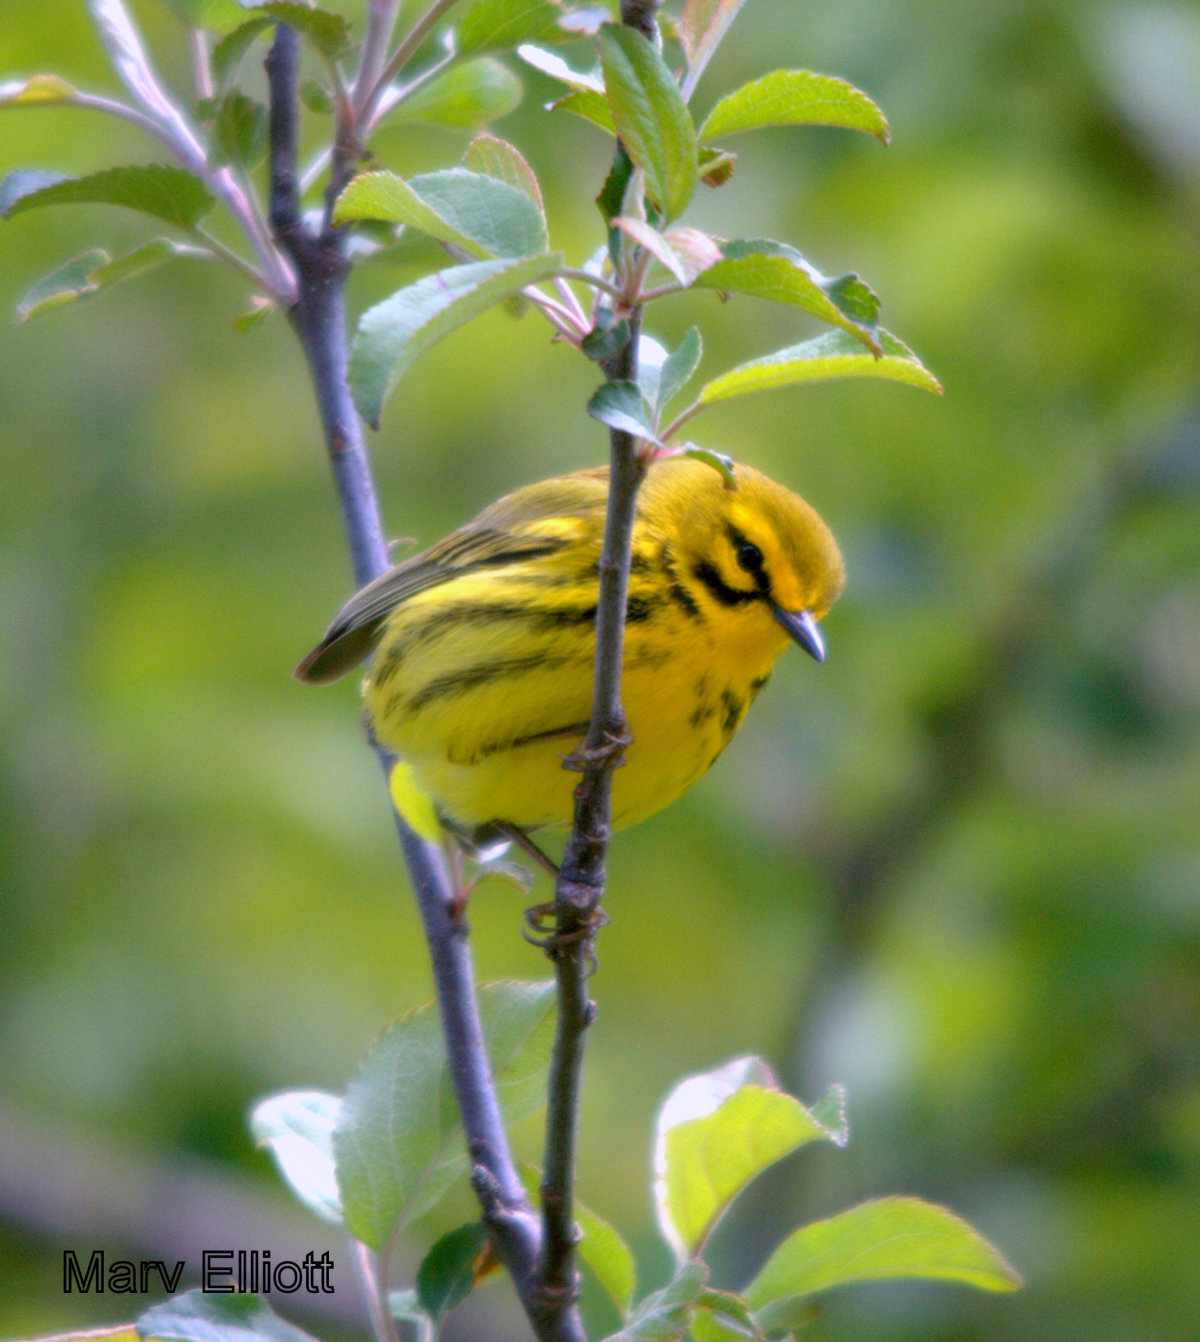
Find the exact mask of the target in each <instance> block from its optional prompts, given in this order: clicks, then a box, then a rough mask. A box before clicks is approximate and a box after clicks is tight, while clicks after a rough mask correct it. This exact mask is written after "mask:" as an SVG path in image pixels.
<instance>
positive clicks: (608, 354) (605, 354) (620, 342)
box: [579, 308, 631, 363]
mask: <svg viewBox="0 0 1200 1342" xmlns="http://www.w3.org/2000/svg"><path fill="white" fill-rule="evenodd" d="M630 330H631V328H630V325H629V318H628V317H622V318H621V319H620V320H619V321H616V320H614V318H613V314H612V311H611V310H610V309H609V308H601V309H600V311H599V312H597V313H596V325H595V326H593V327H592V329H591V330H590V331H589V332H588V333H587V335H585V336H584V338H583V343H582V344H581V345H580V347H579V348H580V350H581V351H582V353H584V354H585V355H587V357H588V358H589V359H591V360H593V361H594V362H595V363H604V361H605V360H606V359H611V358H612V357H613V356H614V355H617V354H620V352H621V351H622V350H623V349H624V348H625V346H626V345H628V344H629V336H630Z"/></svg>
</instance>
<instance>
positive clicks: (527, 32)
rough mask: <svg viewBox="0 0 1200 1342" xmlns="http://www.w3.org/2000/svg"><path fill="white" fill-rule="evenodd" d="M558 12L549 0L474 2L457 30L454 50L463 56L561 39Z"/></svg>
mask: <svg viewBox="0 0 1200 1342" xmlns="http://www.w3.org/2000/svg"><path fill="white" fill-rule="evenodd" d="M561 13H562V11H561V10H560V9H559V7H558V5H557V4H554V3H552V0H475V3H474V4H473V5H472V6H471V7H470V9H468V10H467V12H466V13H465V14H464V15H463V19H462V23H461V24H460V25H459V27H458V49H459V51H460V52H461V53H462V54H463V55H466V54H468V53H477V52H481V51H495V50H499V49H501V48H511V47H515V46H517V45H518V44H520V43H522V42H546V41H553V40H554V39H555V38H556V37H559V38H561V37H565V36H566V34H565V33H562V32H560V31H559V28H558V20H559V17H560V15H561Z"/></svg>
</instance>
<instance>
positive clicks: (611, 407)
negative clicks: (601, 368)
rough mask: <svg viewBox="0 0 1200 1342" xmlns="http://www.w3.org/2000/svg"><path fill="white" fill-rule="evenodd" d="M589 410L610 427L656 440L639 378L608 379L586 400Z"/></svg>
mask: <svg viewBox="0 0 1200 1342" xmlns="http://www.w3.org/2000/svg"><path fill="white" fill-rule="evenodd" d="M587 412H588V414H589V415H591V417H592V418H593V419H598V420H599V421H600V423H601V424H607V425H608V427H609V428H610V429H618V430H620V431H622V432H624V433H632V434H633V435H634V436H635V437H637V438H646V439H648V440H649V441H650V442H657V441H658V439H657V438H656V437H655V434H654V425H653V423H652V419H651V415H650V414H649V412H648V410H647V407H646V402H645V399H644V398H643V396H642V392H641V388H640V387H639V386H638V385H637V383H636V382H622V381H616V382H606V383H605V384H604V385H603V386H602V387H600V388H599V389H598V390H597V391H596V392H595V394H594V395H593V396H592V398H591V400H590V401H588V403H587Z"/></svg>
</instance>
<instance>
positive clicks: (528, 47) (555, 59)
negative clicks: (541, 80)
mask: <svg viewBox="0 0 1200 1342" xmlns="http://www.w3.org/2000/svg"><path fill="white" fill-rule="evenodd" d="M517 55H518V56H520V58H521V59H522V60H523V61H524V62H525V64H526V65H532V66H533V68H534V69H535V70H540V71H541V72H542V74H544V75H549V76H550V78H551V79H557V80H559V82H560V83H563V84H566V85H568V87H570V88H573V89H582V90H584V91H586V92H589V93H598V94H600V96H601V97H603V96H604V80H603V79H602V78H601V77H600V75H598V74H596V73H593V72H586V71H582V70H575V69H572V67H571V66H569V65H568V64H567V62H566V61H565V60H564V59H563V58H562V57H561V56H560V55H559V54H558V52H556V51H544V50H543V49H542V48H541V47H539V46H535V45H534V44H532V43H525V44H523V45H521V46H519V47H518V48H517Z"/></svg>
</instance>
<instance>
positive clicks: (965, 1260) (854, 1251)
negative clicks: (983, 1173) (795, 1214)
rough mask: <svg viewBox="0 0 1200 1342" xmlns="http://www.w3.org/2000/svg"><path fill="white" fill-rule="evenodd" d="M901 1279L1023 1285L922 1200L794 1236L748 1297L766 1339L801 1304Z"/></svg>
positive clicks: (841, 1218)
mask: <svg viewBox="0 0 1200 1342" xmlns="http://www.w3.org/2000/svg"><path fill="white" fill-rule="evenodd" d="M901 1277H922V1278H936V1279H940V1280H943V1281H957V1282H962V1283H963V1284H964V1285H967V1286H974V1287H977V1288H978V1289H979V1290H983V1291H1013V1290H1016V1289H1017V1287H1018V1286H1020V1284H1021V1279H1020V1277H1019V1276H1018V1275H1017V1273H1016V1272H1015V1271H1014V1270H1013V1268H1012V1267H1011V1266H1010V1264H1009V1263H1007V1262H1006V1261H1005V1259H1004V1257H1003V1255H1001V1253H1000V1252H999V1251H998V1250H997V1249H996V1248H994V1247H993V1246H992V1245H991V1244H989V1243H988V1241H987V1240H985V1239H984V1238H983V1236H982V1235H980V1234H979V1233H978V1231H975V1230H973V1229H972V1228H971V1227H970V1226H969V1225H967V1223H966V1222H965V1221H963V1220H961V1219H960V1218H959V1217H957V1216H955V1215H954V1214H953V1213H952V1212H949V1211H947V1210H946V1208H945V1207H937V1206H933V1205H932V1204H930V1203H928V1202H922V1201H920V1200H919V1199H917V1198H903V1197H892V1198H881V1199H880V1200H879V1201H877V1202H864V1203H862V1204H861V1205H860V1206H857V1207H852V1208H851V1209H850V1210H849V1211H844V1212H841V1213H840V1214H839V1215H837V1216H832V1217H830V1218H829V1219H828V1220H826V1221H814V1222H813V1223H812V1224H811V1225H806V1226H802V1227H801V1228H800V1229H799V1230H797V1231H795V1232H793V1233H792V1234H791V1235H789V1236H788V1237H787V1239H785V1240H784V1241H783V1243H782V1244H781V1245H780V1246H779V1247H778V1248H777V1249H776V1250H775V1252H774V1253H773V1254H772V1255H771V1257H770V1258H769V1259H768V1260H767V1262H766V1263H765V1264H764V1266H763V1268H762V1270H761V1271H760V1272H759V1274H758V1276H757V1277H755V1279H754V1280H753V1281H752V1282H751V1283H750V1285H749V1286H748V1287H747V1288H746V1290H745V1292H744V1294H745V1296H746V1299H747V1301H748V1302H749V1304H750V1306H751V1308H752V1309H753V1310H754V1311H755V1317H756V1318H757V1319H758V1322H759V1324H760V1326H761V1327H762V1329H763V1331H764V1332H768V1333H771V1332H786V1331H787V1330H788V1329H789V1327H790V1326H792V1325H791V1323H790V1320H792V1319H793V1318H794V1317H795V1314H794V1311H795V1307H796V1305H797V1303H801V1304H803V1302H804V1301H805V1298H806V1297H807V1296H810V1295H812V1294H813V1293H814V1292H817V1291H825V1290H828V1289H829V1288H830V1287H833V1286H841V1285H844V1284H846V1283H847V1282H852V1281H880V1280H884V1279H892V1278H901Z"/></svg>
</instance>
